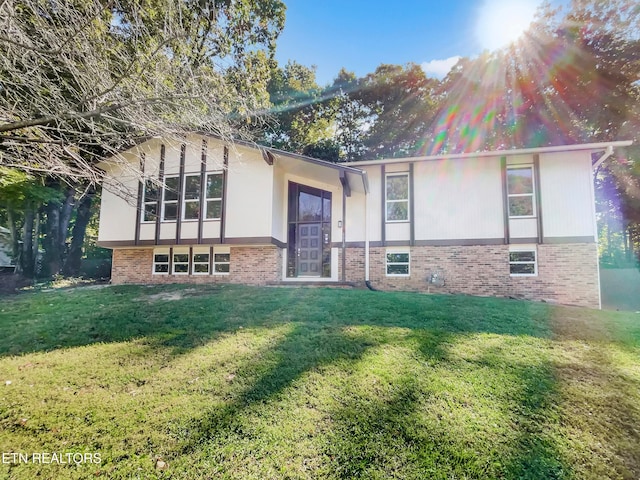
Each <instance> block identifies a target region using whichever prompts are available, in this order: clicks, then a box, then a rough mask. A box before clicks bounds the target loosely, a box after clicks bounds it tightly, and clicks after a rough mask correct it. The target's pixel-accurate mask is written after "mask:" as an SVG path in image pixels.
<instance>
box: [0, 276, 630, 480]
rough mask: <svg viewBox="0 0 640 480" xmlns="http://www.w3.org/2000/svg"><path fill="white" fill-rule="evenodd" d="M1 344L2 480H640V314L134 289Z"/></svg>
mask: <svg viewBox="0 0 640 480" xmlns="http://www.w3.org/2000/svg"><path fill="white" fill-rule="evenodd" d="M0 332H1V335H0V454H2V453H3V452H4V453H5V454H8V453H11V452H15V453H23V454H24V455H25V456H27V457H28V458H27V461H26V462H25V461H17V460H19V458H17V457H11V456H10V455H5V456H4V457H1V458H0V479H2V478H16V479H31V478H55V479H59V478H78V479H80V478H83V479H84V478H172V479H181V478H184V479H193V478H212V479H213V478H234V479H269V478H273V479H280V478H308V479H317V478H363V479H376V478H399V479H410V478H415V479H426V478H442V479H466V478H531V479H549V478H594V479H596V478H597V479H601V478H625V479H627V478H628V479H637V478H640V315H639V314H633V313H619V312H598V311H592V310H585V309H578V308H563V307H557V306H550V305H547V304H541V303H529V302H524V301H515V300H504V299H490V298H473V297H463V296H441V295H421V294H412V293H382V292H370V291H359V290H334V289H313V288H308V289H307V288H251V287H242V286H226V285H225V286H188V287H187V286H163V287H161V286H156V287H136V286H127V287H106V288H96V289H93V288H80V289H70V290H57V291H52V292H38V293H27V294H22V295H18V296H12V297H2V298H0ZM33 453H40V454H42V453H49V454H53V453H57V454H59V455H60V457H59V460H60V458H61V459H62V461H66V460H70V459H71V458H73V455H72V454H74V453H86V454H95V453H98V454H99V455H100V460H101V462H100V463H99V464H98V463H91V462H89V461H86V462H84V461H83V462H82V463H79V464H77V465H76V464H74V462H73V460H70V461H69V462H67V463H66V464H61V463H59V462H58V463H55V458H53V459H52V458H51V456H49V457H47V456H42V455H40V456H39V457H38V456H36V458H35V460H34V456H33ZM67 454H71V455H67ZM75 458H76V459H78V458H80V457H78V456H76V457H75ZM91 458H93V459H94V461H95V457H91ZM44 462H47V463H44ZM52 462H53V463H52Z"/></svg>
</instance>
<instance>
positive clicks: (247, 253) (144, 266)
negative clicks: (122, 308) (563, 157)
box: [111, 243, 600, 308]
mask: <svg viewBox="0 0 640 480" xmlns="http://www.w3.org/2000/svg"><path fill="white" fill-rule="evenodd" d="M388 249H389V250H392V247H389V248H388ZM537 250H538V275H537V276H536V277H511V276H510V275H509V253H508V252H509V247H508V246H507V245H489V246H455V247H453V246H449V247H411V257H410V262H411V266H410V267H411V274H410V276H409V277H406V278H405V277H387V276H386V272H385V267H386V264H385V252H386V251H387V248H380V247H376V248H371V249H370V251H371V258H370V280H371V282H372V284H373V286H374V287H376V288H379V289H381V290H408V291H431V292H441V293H462V294H469V295H480V296H498V297H503V296H515V297H522V298H526V299H530V300H549V301H554V302H558V303H562V304H567V305H581V306H586V307H592V308H598V307H599V298H600V291H599V286H598V258H597V250H596V245H595V244H582V243H581V244H558V245H555V244H544V245H538V247H537ZM339 255H341V250H339ZM282 261H283V258H282V250H281V249H279V248H276V247H275V246H274V247H231V265H230V273H229V275H202V276H199V275H152V274H151V269H152V263H153V249H152V248H140V249H116V250H114V251H113V269H112V275H111V279H112V282H113V283H114V284H122V283H178V282H179V283H215V282H228V283H245V284H251V285H265V284H267V283H271V282H278V281H280V280H281V271H282ZM338 270H339V272H338V274H339V276H338V278H339V279H340V280H341V279H342V258H341V257H340V258H339V261H338ZM434 271H440V272H442V274H443V275H444V279H445V285H444V286H443V287H436V286H430V285H429V284H428V283H427V280H426V279H427V276H428V275H430V274H431V273H432V272H434ZM364 276H365V261H364V248H347V249H346V280H347V281H348V282H355V283H359V284H362V283H363V282H364Z"/></svg>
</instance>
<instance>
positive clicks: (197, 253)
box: [193, 247, 211, 275]
mask: <svg viewBox="0 0 640 480" xmlns="http://www.w3.org/2000/svg"><path fill="white" fill-rule="evenodd" d="M210 260H211V250H210V249H209V248H208V247H207V248H195V247H194V249H193V274H194V275H209V268H210V264H211V262H210Z"/></svg>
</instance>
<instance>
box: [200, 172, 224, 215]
mask: <svg viewBox="0 0 640 480" xmlns="http://www.w3.org/2000/svg"><path fill="white" fill-rule="evenodd" d="M213 175H220V176H222V172H211V173H207V176H206V183H205V197H206V198H205V199H204V218H203V219H202V220H205V221H206V220H220V217H219V216H218V217H212V218H208V214H209V202H212V201H219V202H220V207H221V208H220V212H221V214H222V196H220V197H209V196H208V195H209V192H208V189H207V188H206V185H207V184H208V183H209V177H210V176H213ZM222 180H223V183H222V195H224V177H223V176H222Z"/></svg>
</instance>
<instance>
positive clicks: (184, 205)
mask: <svg viewBox="0 0 640 480" xmlns="http://www.w3.org/2000/svg"><path fill="white" fill-rule="evenodd" d="M188 177H197V178H198V182H199V183H200V188H199V189H198V198H195V199H194V198H191V199H187V195H186V194H187V178H188ZM182 190H183V191H182V192H181V195H180V199H181V201H182V212H181V213H180V215H181V216H182V220H184V221H185V222H197V221H198V219H199V217H200V212H201V208H200V207H201V205H200V201H201V200H202V198H201V197H202V176H201V175H200V173H185V175H184V178H183V179H182ZM187 203H195V204H197V205H198V208H197V210H196V211H197V212H198V215H197V216H196V218H187V217H186V214H187Z"/></svg>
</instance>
